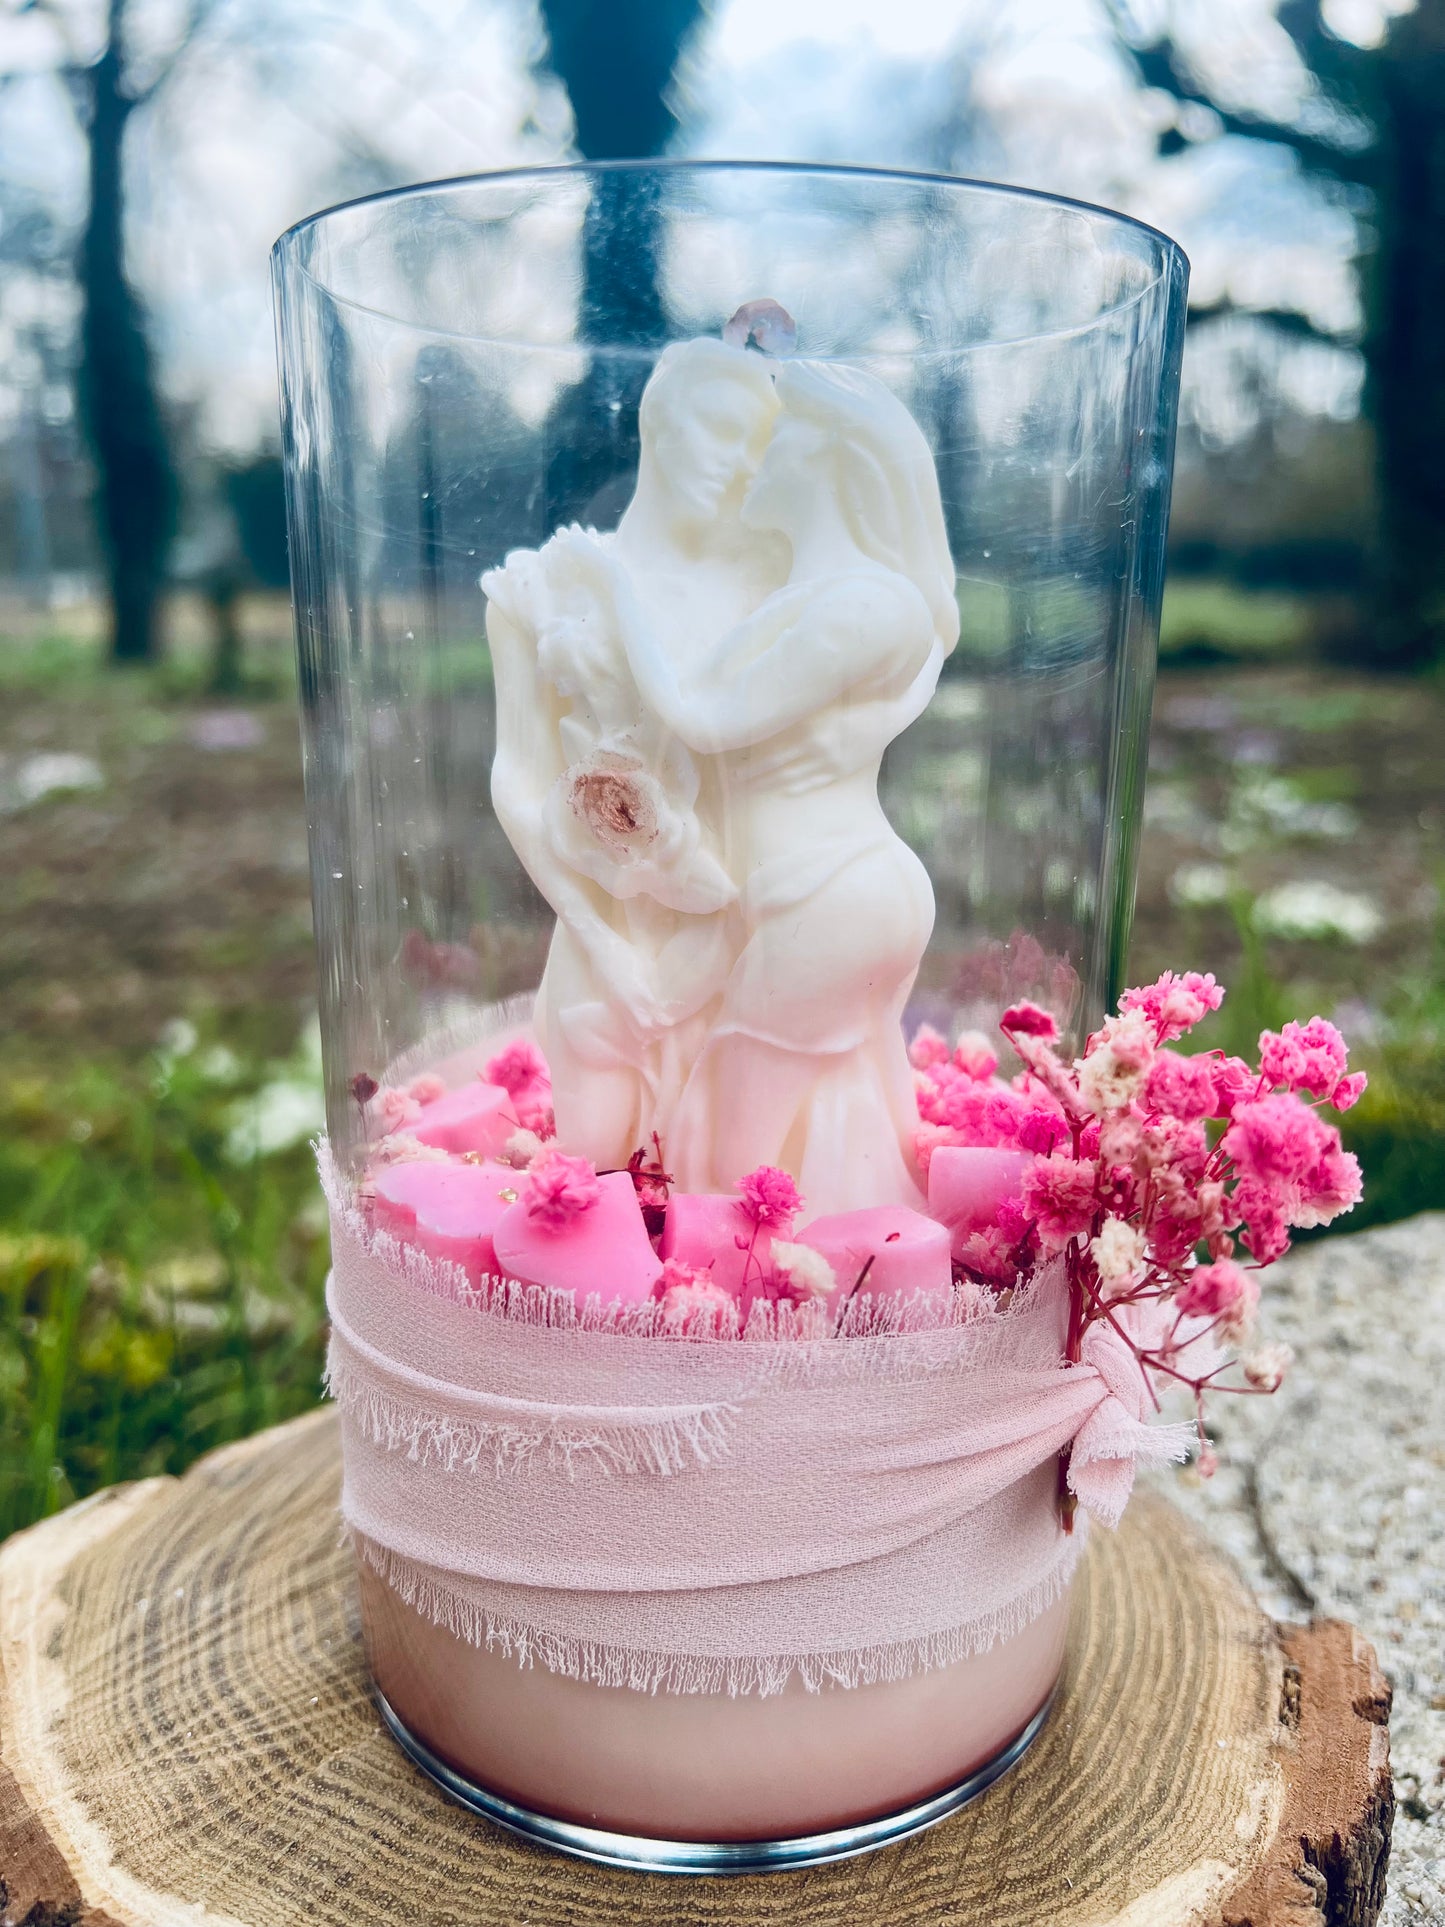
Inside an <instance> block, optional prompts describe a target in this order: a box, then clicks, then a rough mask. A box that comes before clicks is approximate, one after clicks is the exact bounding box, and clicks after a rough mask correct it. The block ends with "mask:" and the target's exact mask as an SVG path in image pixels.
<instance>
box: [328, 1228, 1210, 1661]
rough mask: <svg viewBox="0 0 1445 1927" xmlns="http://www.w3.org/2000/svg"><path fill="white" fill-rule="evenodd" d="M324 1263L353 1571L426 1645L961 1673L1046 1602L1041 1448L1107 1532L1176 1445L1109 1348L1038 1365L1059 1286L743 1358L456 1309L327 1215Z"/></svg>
mask: <svg viewBox="0 0 1445 1927" xmlns="http://www.w3.org/2000/svg"><path fill="white" fill-rule="evenodd" d="M332 1251H333V1271H332V1275H331V1279H330V1282H329V1286H328V1293H327V1303H328V1307H329V1309H330V1313H331V1319H332V1336H331V1347H330V1355H329V1361H328V1378H329V1384H330V1389H331V1392H332V1395H333V1397H334V1398H335V1399H336V1401H337V1403H338V1404H339V1406H340V1408H341V1417H342V1439H343V1451H344V1481H343V1492H342V1509H343V1513H344V1516H345V1519H346V1522H347V1524H348V1526H349V1528H350V1530H351V1532H352V1534H353V1537H354V1539H355V1541H356V1544H357V1548H358V1551H359V1552H360V1554H361V1556H362V1557H363V1558H365V1559H367V1560H368V1561H369V1562H370V1563H371V1564H372V1565H373V1566H374V1567H375V1568H376V1569H377V1570H378V1571H379V1572H380V1573H381V1574H382V1576H383V1577H384V1578H385V1579H386V1580H387V1581H388V1583H389V1584H390V1585H391V1586H392V1587H393V1588H394V1589H395V1590H396V1591H397V1592H398V1593H399V1594H400V1595H401V1597H402V1598H403V1599H405V1600H406V1601H407V1602H408V1603H409V1604H412V1605H414V1606H416V1607H417V1608H419V1609H420V1610H421V1611H422V1612H423V1613H425V1614H426V1616H427V1617H429V1618H430V1619H432V1620H434V1621H435V1622H436V1623H438V1624H440V1625H445V1626H447V1627H449V1628H450V1629H451V1630H452V1631H454V1632H456V1633H457V1634H459V1635H460V1636H462V1637H463V1638H465V1639H468V1640H470V1641H472V1642H473V1643H475V1644H486V1645H488V1646H498V1647H500V1648H502V1649H503V1650H504V1651H507V1652H511V1653H513V1654H515V1655H516V1656H517V1657H518V1658H519V1659H521V1660H522V1661H523V1662H530V1661H533V1660H536V1661H539V1662H540V1663H542V1664H544V1665H546V1666H548V1667H550V1668H552V1669H553V1670H555V1671H559V1672H564V1673H567V1674H570V1675H571V1676H573V1677H577V1678H583V1679H589V1680H596V1681H599V1682H603V1683H606V1684H612V1685H625V1686H630V1687H634V1688H638V1689H641V1690H644V1691H656V1690H659V1689H662V1690H667V1691H675V1692H687V1691H704V1692H717V1691H729V1692H763V1693H766V1692H772V1691H777V1690H780V1689H781V1688H782V1687H783V1686H784V1685H785V1684H786V1683H787V1682H788V1680H789V1679H790V1678H792V1677H793V1676H794V1675H797V1676H800V1677H801V1678H802V1679H803V1681H804V1682H805V1683H806V1684H807V1685H808V1686H810V1687H816V1686H818V1685H820V1684H821V1683H823V1682H824V1681H827V1680H832V1681H837V1682H839V1683H841V1684H844V1685H857V1684H862V1683H865V1682H868V1681H872V1680H880V1679H897V1678H903V1677H905V1676H907V1675H908V1674H911V1673H913V1672H916V1671H919V1670H922V1669H923V1668H925V1667H928V1666H937V1665H943V1664H947V1663H949V1662H950V1661H952V1660H954V1659H957V1658H961V1657H963V1656H964V1655H965V1654H967V1653H971V1652H977V1651H981V1650H983V1649H984V1648H986V1647H988V1646H989V1645H991V1644H992V1643H993V1642H994V1641H995V1640H996V1639H998V1638H1002V1637H1008V1636H1010V1635H1011V1634H1013V1633H1014V1632H1017V1631H1019V1630H1020V1629H1021V1628H1022V1627H1023V1626H1024V1625H1026V1624H1027V1623H1028V1622H1029V1621H1030V1620H1031V1619H1032V1618H1034V1617H1035V1616H1036V1615H1037V1614H1038V1613H1040V1612H1042V1611H1043V1610H1044V1609H1045V1608H1046V1607H1047V1606H1048V1605H1049V1604H1050V1603H1051V1602H1052V1601H1053V1600H1054V1599H1056V1598H1057V1597H1058V1596H1059V1594H1060V1593H1061V1591H1062V1590H1063V1588H1064V1587H1065V1585H1066V1584H1067V1582H1068V1578H1069V1575H1070V1573H1071V1571H1072V1568H1073V1565H1074V1563H1075V1560H1076V1558H1077V1556H1078V1553H1079V1550H1080V1546H1081V1539H1082V1534H1081V1533H1075V1534H1074V1535H1073V1536H1069V1535H1066V1534H1065V1532H1064V1531H1063V1528H1062V1525H1061V1522H1060V1518H1059V1508H1058V1504H1057V1461H1058V1454H1059V1453H1060V1451H1061V1450H1062V1449H1063V1448H1064V1447H1065V1446H1071V1448H1072V1450H1071V1457H1070V1468H1069V1483H1070V1485H1071V1487H1072V1489H1073V1491H1074V1493H1075V1494H1076V1496H1077V1498H1078V1499H1079V1501H1080V1504H1081V1506H1082V1507H1083V1508H1084V1509H1085V1510H1086V1511H1087V1512H1089V1513H1092V1514H1093V1515H1094V1516H1095V1517H1096V1518H1097V1519H1099V1520H1100V1521H1101V1522H1103V1523H1105V1524H1107V1525H1113V1524H1115V1523H1116V1522H1117V1520H1118V1518H1119V1516H1120V1514H1121V1513H1122V1511H1123V1507H1124V1503H1125V1501H1126V1500H1127V1497H1128V1493H1129V1489H1130V1486H1131V1484H1132V1481H1133V1476H1134V1468H1135V1466H1136V1465H1137V1464H1139V1463H1141V1462H1153V1463H1159V1462H1163V1461H1166V1460H1170V1459H1176V1458H1179V1457H1182V1456H1183V1453H1184V1450H1185V1447H1186V1444H1187V1440H1188V1436H1189V1431H1188V1428H1187V1427H1184V1426H1159V1425H1151V1424H1149V1423H1147V1422H1146V1419H1147V1415H1148V1413H1149V1411H1150V1410H1151V1409H1152V1401H1151V1399H1150V1396H1149V1391H1148V1387H1147V1385H1146V1384H1145V1381H1144V1378H1143V1374H1142V1372H1141V1370H1140V1368H1139V1365H1138V1363H1137V1361H1136V1359H1135V1358H1134V1356H1133V1353H1132V1351H1131V1350H1130V1347H1129V1346H1128V1344H1127V1343H1125V1341H1124V1339H1123V1338H1122V1337H1120V1336H1119V1335H1118V1334H1117V1333H1116V1332H1114V1331H1111V1330H1110V1329H1109V1328H1108V1327H1107V1326H1095V1327H1093V1328H1091V1330H1090V1332H1089V1333H1088V1334H1087V1336H1086V1339H1085V1342H1084V1346H1083V1357H1082V1359H1081V1360H1080V1362H1079V1363H1077V1364H1072V1365H1070V1364H1065V1363H1064V1362H1063V1358H1062V1354H1063V1334H1064V1321H1065V1313H1066V1292H1065V1285H1064V1280H1063V1275H1062V1270H1061V1267H1058V1266H1054V1267H1051V1268H1048V1269H1046V1270H1045V1271H1044V1272H1043V1273H1041V1274H1040V1276H1039V1277H1038V1278H1037V1279H1036V1281H1035V1282H1034V1284H1033V1285H1032V1286H1031V1287H1030V1288H1029V1290H1028V1291H1027V1292H1024V1293H1021V1294H1019V1296H1018V1297H1017V1298H1016V1300H1015V1302H1014V1303H1013V1304H1012V1305H1011V1306H1010V1307H1009V1308H1008V1309H1007V1310H1005V1311H1002V1312H998V1311H985V1312H975V1313H974V1314H972V1315H970V1316H967V1317H963V1318H956V1319H954V1320H953V1321H951V1322H939V1323H935V1324H934V1325H933V1326H932V1327H931V1328H927V1329H921V1330H920V1329H905V1330H899V1331H892V1332H886V1333H882V1334H880V1335H877V1336H850V1337H844V1338H838V1337H819V1338H803V1337H795V1338H791V1339H776V1340H773V1341H770V1342H764V1343H753V1342H747V1341H743V1340H738V1339H736V1338H734V1339H732V1340H723V1339H712V1340H707V1339H685V1338H667V1337H659V1336H636V1335H633V1334H632V1333H630V1332H628V1331H627V1330H626V1329H619V1328H616V1327H612V1326H608V1325H607V1324H606V1323H605V1322H603V1323H601V1324H600V1325H599V1324H598V1323H597V1322H596V1321H594V1322H592V1323H590V1324H589V1322H588V1321H587V1320H586V1319H585V1318H574V1319H573V1320H572V1321H571V1322H570V1323H569V1322H568V1321H567V1320H566V1319H565V1318H559V1317H553V1316H550V1315H547V1314H546V1312H545V1308H543V1309H542V1310H539V1304H538V1300H537V1299H536V1298H535V1297H530V1298H526V1299H516V1300H506V1299H504V1298H502V1297H501V1296H499V1295H494V1296H493V1297H490V1298H486V1297H481V1298H479V1297H478V1296H477V1295H475V1294H469V1293H468V1290H467V1288H466V1285H465V1281H464V1280H463V1279H462V1278H461V1276H460V1274H458V1273H456V1272H455V1271H454V1270H453V1268H451V1267H448V1266H445V1265H433V1264H431V1263H429V1261H427V1260H425V1259H424V1258H422V1257H420V1255H419V1254H417V1253H416V1252H414V1251H405V1250H403V1248H402V1247H400V1246H399V1245H397V1244H396V1243H395V1242H394V1241H393V1240H390V1239H388V1238H386V1237H384V1236H383V1237H374V1236H372V1235H370V1234H369V1233H368V1231H367V1230H366V1228H365V1226H364V1225H363V1223H362V1222H361V1220H360V1218H359V1217H358V1215H357V1214H356V1213H355V1212H354V1211H352V1210H351V1209H349V1208H348V1207H347V1206H346V1204H345V1203H344V1201H343V1200H342V1199H341V1198H340V1196H339V1195H336V1194H334V1195H333V1225H332ZM940 1316H941V1317H942V1316H943V1314H940Z"/></svg>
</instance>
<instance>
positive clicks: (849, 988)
mask: <svg viewBox="0 0 1445 1927" xmlns="http://www.w3.org/2000/svg"><path fill="white" fill-rule="evenodd" d="M640 432H641V455H640V460H639V467H638V478H637V488H636V492H635V494H634V496H633V498H632V501H631V503H630V505H629V506H628V508H627V510H626V512H625V514H624V515H623V517H622V520H621V522H620V524H619V526H618V528H617V530H616V532H615V533H611V534H598V533H596V532H594V531H592V530H590V529H581V528H576V527H573V528H569V529H565V530H563V531H561V532H560V533H559V534H558V535H556V536H555V537H553V539H552V540H551V541H549V542H548V543H547V544H546V546H545V547H544V548H542V549H540V550H520V551H517V552H516V553H514V554H512V555H510V556H509V557H508V558H507V562H506V565H505V566H504V567H503V568H501V569H498V570H494V571H493V572H491V573H490V574H488V575H487V576H485V577H484V578H483V585H482V586H483V587H484V589H485V590H486V592H487V595H488V597H489V607H488V616H487V629H488V636H489V640H490V643H491V649H492V655H493V662H494V670H495V677H496V690H497V752H496V760H495V763H494V765H493V770H492V797H493V802H494V805H495V808H496V812H497V816H498V819H499V820H500V822H501V824H502V826H503V828H504V830H505V831H506V833H507V835H508V837H509V838H510V840H511V842H512V844H513V847H514V848H515V849H516V851H517V854H518V856H519V858H520V859H521V861H522V863H523V864H524V866H525V867H526V869H527V871H528V873H529V875H530V876H531V878H532V880H533V882H534V883H535V884H536V886H537V888H538V889H539V890H540V891H541V893H542V895H543V896H544V897H545V898H546V899H547V901H548V903H549V904H550V905H551V906H552V908H553V910H554V911H555V912H556V916H557V926H556V931H555V933H554V936H553V939H552V945H551V950H550V953H549V956H548V961H547V967H546V971H545V974H544V976H543V979H542V984H541V988H540V990H539V993H538V999H537V1016H536V1028H537V1036H538V1041H539V1043H540V1044H541V1046H542V1049H543V1050H544V1052H545V1053H546V1056H547V1059H548V1062H549V1064H550V1066H551V1071H552V1080H553V1099H554V1104H555V1109H556V1117H557V1134H558V1142H559V1143H560V1145H561V1146H562V1147H563V1148H564V1149H565V1150H567V1151H570V1152H573V1153H580V1154H584V1155H586V1156H588V1157H590V1158H591V1159H593V1161H594V1162H595V1163H596V1164H597V1165H598V1166H599V1167H602V1168H615V1167H617V1166H620V1165H623V1164H625V1163H626V1161H627V1159H628V1157H629V1155H630V1154H631V1153H632V1152H633V1151H634V1150H635V1149H636V1148H637V1147H638V1146H639V1145H644V1144H647V1143H649V1142H650V1139H651V1136H652V1133H653V1132H654V1131H655V1132H657V1133H658V1135H659V1136H660V1138H661V1140H662V1143H663V1147H664V1152H665V1156H666V1162H667V1166H668V1169H669V1171H670V1172H671V1173H672V1174H673V1176H674V1177H675V1179H676V1180H677V1182H678V1184H679V1185H680V1186H681V1188H682V1189H684V1190H687V1191H730V1190H731V1189H732V1188H733V1186H734V1185H735V1184H736V1183H737V1181H738V1179H739V1178H740V1177H742V1176H743V1175H744V1173H746V1172H749V1171H752V1170H754V1169H755V1168H756V1167H757V1166H758V1165H760V1164H772V1165H778V1166H781V1167H782V1168H784V1169H785V1170H788V1171H789V1172H790V1173H791V1174H792V1175H793V1176H794V1177H795V1179H796V1180H797V1182H798V1185H799V1188H800V1189H801V1191H802V1192H803V1195H804V1197H805V1198H806V1199H807V1201H808V1206H809V1210H810V1213H821V1212H833V1211H841V1210H858V1209H860V1208H863V1207H866V1206H869V1205H877V1204H895V1203H904V1204H920V1203H921V1196H920V1192H919V1189H918V1184H917V1175H916V1166H915V1163H914V1159H913V1150H912V1136H913V1132H914V1131H915V1130H916V1128H917V1109H916V1104H915V1100H914V1093H913V1083H912V1074H911V1071H910V1069H909V1065H908V1061H907V1057H906V1054H905V1045H904V1038H903V1032H902V1014H903V1006H904V1003H905V1000H906V999H907V997H908V995H909V992H910V990H911V988H912V984H913V980H914V977H915V975H916V973H917V970H918V966H919V962H920V959H921V958H922V955H923V951H924V948H925V946H926V944H927V942H928V938H929V934H930V931H931V929H932V925H933V914H934V903H933V892H932V889H931V886H930V884H929V881H928V877H927V874H926V873H925V871H924V868H923V865H922V864H921V863H920V862H919V860H918V859H917V857H916V856H915V855H914V854H913V852H912V851H911V850H910V849H909V848H908V847H907V845H906V844H905V843H904V842H903V841H902V840H901V839H900V838H899V837H898V836H897V835H896V834H895V832H894V831H893V829H892V827H891V826H890V824H889V823H888V820H887V818H886V817H885V815H884V813H883V809H882V806H881V804H880V802H879V800H878V771H879V765H880V762H881V760H882V756H883V752H884V750H885V749H886V747H887V745H888V744H889V743H890V742H891V741H892V740H893V738H894V737H895V736H897V735H898V734H899V733H900V732H901V731H902V730H904V729H906V728H907V726H908V725H909V724H910V723H911V722H912V721H913V720H914V719H915V718H916V717H917V716H918V715H919V714H920V713H921V712H922V710H923V709H924V708H925V707H926V705H927V703H928V701H929V699H930V697H931V696H932V694H933V691H934V686H935V684H936V683H937V680H938V675H939V670H940V668H941V666H942V664H943V660H944V658H945V656H946V655H947V654H948V652H949V651H950V650H951V649H952V647H953V646H954V644H955V642H956V641H957V638H958V609H957V604H956V602H955V599H954V569H953V563H952V560H951V557H950V555H949V550H948V541H947V536H946V534H945V530H944V522H943V511H942V505H941V503H940V500H939V492H938V480H937V475H936V473H935V470H934V466H933V460H932V457H931V455H930V453H929V450H928V447H927V444H926V442H925V441H924V438H923V436H922V434H921V433H920V431H919V429H918V426H917V424H916V423H915V422H914V421H913V419H912V417H911V416H910V415H909V413H908V411H907V410H906V409H905V408H904V406H903V405H902V403H901V402H900V401H898V400H897V398H896V397H895V396H894V395H892V394H891V393H890V392H889V390H888V389H886V388H885V387H884V386H883V385H882V384H881V383H880V382H878V381H877V380H875V379H874V378H873V377H871V376H869V375H866V374H863V373H861V372H858V371H857V370H853V369H844V368H835V367H831V366H828V365H826V364H820V363H808V362H806V361H774V360H771V359H770V358H768V357H767V356H765V355H762V354H758V353H755V352H753V351H751V350H748V349H744V348H741V347H734V346H731V345H729V344H728V343H725V342H723V341H717V340H695V341H689V342H684V343H679V344H677V345H675V346H673V347H671V348H669V349H668V350H667V351H666V352H665V353H664V354H663V355H662V357H661V358H660V360H659V362H658V364H657V367H656V369H655V371H654V373H653V375H652V378H651V379H650V381H649V382H648V384H647V388H646V390H645V391H644V393H643V397H642V403H641V414H640Z"/></svg>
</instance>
